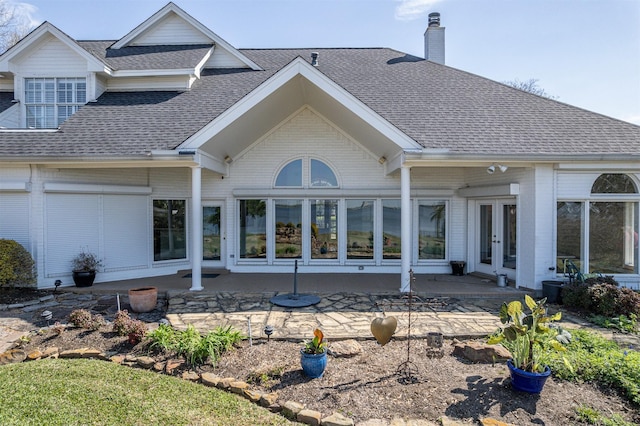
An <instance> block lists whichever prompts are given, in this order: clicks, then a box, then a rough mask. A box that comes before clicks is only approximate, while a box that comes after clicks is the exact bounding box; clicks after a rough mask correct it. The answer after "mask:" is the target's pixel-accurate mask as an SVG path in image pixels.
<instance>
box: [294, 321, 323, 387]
mask: <svg viewBox="0 0 640 426" xmlns="http://www.w3.org/2000/svg"><path fill="white" fill-rule="evenodd" d="M300 364H301V365H302V371H304V374H306V375H307V376H308V377H311V378H312V379H315V378H318V377H322V375H323V374H324V370H325V368H326V367H327V342H326V341H325V340H324V333H323V332H322V330H320V329H319V328H316V329H315V330H314V331H313V339H312V340H310V341H308V342H306V343H305V345H304V347H303V348H302V349H300Z"/></svg>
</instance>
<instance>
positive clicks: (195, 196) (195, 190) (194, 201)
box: [189, 166, 203, 291]
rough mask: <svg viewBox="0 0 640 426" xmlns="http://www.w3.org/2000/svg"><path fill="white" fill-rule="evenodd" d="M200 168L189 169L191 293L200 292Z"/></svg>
mask: <svg viewBox="0 0 640 426" xmlns="http://www.w3.org/2000/svg"><path fill="white" fill-rule="evenodd" d="M202 289H203V287H202V168H201V167H200V166H195V167H192V168H191V288H190V289H189V290H191V291H200V290H202Z"/></svg>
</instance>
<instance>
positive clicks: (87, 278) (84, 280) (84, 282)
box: [73, 271, 96, 287]
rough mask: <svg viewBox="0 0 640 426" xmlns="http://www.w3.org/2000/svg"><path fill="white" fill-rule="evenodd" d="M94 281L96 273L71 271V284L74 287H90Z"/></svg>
mask: <svg viewBox="0 0 640 426" xmlns="http://www.w3.org/2000/svg"><path fill="white" fill-rule="evenodd" d="M95 279H96V271H73V282H74V283H76V287H91V286H92V285H93V281H94V280H95Z"/></svg>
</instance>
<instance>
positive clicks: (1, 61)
mask: <svg viewBox="0 0 640 426" xmlns="http://www.w3.org/2000/svg"><path fill="white" fill-rule="evenodd" d="M47 36H52V37H54V38H56V39H57V40H59V41H60V42H61V43H63V44H65V45H66V46H67V47H69V48H70V49H71V50H73V51H74V52H75V53H77V54H78V55H79V56H81V57H83V58H85V59H86V60H87V61H88V63H89V69H90V70H93V71H104V70H105V68H106V67H108V66H107V64H105V63H104V62H103V61H101V60H99V59H98V58H96V57H95V56H94V55H92V54H91V53H89V52H87V51H86V50H85V49H84V48H83V47H82V46H80V45H79V44H78V42H77V41H76V40H74V39H73V38H71V37H70V36H69V35H68V34H67V33H65V32H64V31H61V30H60V29H59V28H58V27H56V26H55V25H53V24H52V23H51V22H49V21H45V22H43V23H42V24H40V25H39V26H38V27H36V28H35V29H34V30H33V31H31V32H30V33H29V34H27V35H26V36H24V37H23V38H22V39H20V41H18V43H16V44H15V45H13V46H12V47H11V48H9V49H8V50H7V51H6V52H4V53H3V54H2V55H0V71H9V62H10V61H11V60H12V59H14V58H16V57H19V56H20V54H22V53H23V52H25V51H27V50H28V49H29V47H30V46H32V45H33V44H34V43H38V41H39V40H42V39H43V38H45V37H47Z"/></svg>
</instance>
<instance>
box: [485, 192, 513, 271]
mask: <svg viewBox="0 0 640 426" xmlns="http://www.w3.org/2000/svg"><path fill="white" fill-rule="evenodd" d="M516 218H517V209H516V203H515V200H514V199H497V200H481V201H478V202H477V204H476V244H475V245H476V247H475V252H476V259H475V265H476V270H477V271H478V272H482V273H485V274H490V275H496V274H506V275H507V276H508V277H509V278H510V279H515V272H516V261H517V233H516V230H517V226H516V224H517V221H516Z"/></svg>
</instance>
